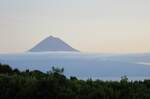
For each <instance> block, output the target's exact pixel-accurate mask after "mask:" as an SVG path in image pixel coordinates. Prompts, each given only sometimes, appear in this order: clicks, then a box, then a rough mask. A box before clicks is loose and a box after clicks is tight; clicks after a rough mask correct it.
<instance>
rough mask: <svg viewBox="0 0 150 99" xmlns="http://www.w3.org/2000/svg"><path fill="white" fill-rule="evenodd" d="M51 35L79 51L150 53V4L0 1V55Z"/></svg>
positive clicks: (143, 0)
mask: <svg viewBox="0 0 150 99" xmlns="http://www.w3.org/2000/svg"><path fill="white" fill-rule="evenodd" d="M50 35H52V36H55V37H59V38H61V39H62V40H64V41H65V42H67V43H68V44H70V45H71V46H72V47H74V48H76V49H78V50H80V51H82V52H98V53H130V52H131V53H137V52H142V53H143V52H144V53H145V52H150V0H0V53H16V52H24V51H27V50H28V49H30V48H32V47H33V46H34V45H36V44H37V43H38V42H40V41H41V40H43V39H44V38H46V37H48V36H50Z"/></svg>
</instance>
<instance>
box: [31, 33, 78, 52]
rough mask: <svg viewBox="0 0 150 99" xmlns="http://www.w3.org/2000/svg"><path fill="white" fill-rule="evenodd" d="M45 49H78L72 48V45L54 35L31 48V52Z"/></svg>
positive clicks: (74, 50)
mask: <svg viewBox="0 0 150 99" xmlns="http://www.w3.org/2000/svg"><path fill="white" fill-rule="evenodd" d="M44 51H73V52H78V50H76V49H74V48H72V47H71V46H70V45H68V44H67V43H65V42H64V41H62V40H61V39H59V38H57V37H53V36H49V37H47V38H46V39H44V40H42V41H41V42H40V43H39V44H37V45H36V46H35V47H33V48H32V49H30V50H29V52H44Z"/></svg>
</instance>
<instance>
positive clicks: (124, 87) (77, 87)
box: [0, 64, 150, 99]
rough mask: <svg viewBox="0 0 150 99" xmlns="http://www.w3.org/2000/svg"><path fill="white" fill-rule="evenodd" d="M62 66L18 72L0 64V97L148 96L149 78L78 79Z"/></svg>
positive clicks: (104, 98)
mask: <svg viewBox="0 0 150 99" xmlns="http://www.w3.org/2000/svg"><path fill="white" fill-rule="evenodd" d="M63 72H64V69H63V68H62V69H59V68H55V67H53V68H52V70H51V71H49V72H48V73H43V72H41V71H38V70H34V71H29V70H26V71H22V72H21V71H19V70H18V69H12V68H11V67H9V66H8V65H2V64H0V99H34V98H35V99H150V80H144V81H128V78H127V76H123V77H121V81H120V82H119V81H101V80H94V81H93V80H92V79H89V80H79V79H77V78H76V77H70V78H66V77H65V76H64V75H63Z"/></svg>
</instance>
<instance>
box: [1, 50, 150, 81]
mask: <svg viewBox="0 0 150 99" xmlns="http://www.w3.org/2000/svg"><path fill="white" fill-rule="evenodd" d="M0 63H2V64H9V65H11V66H12V68H18V69H20V70H21V71H23V70H26V69H29V70H35V69H36V70H40V71H43V72H47V71H49V70H51V68H52V66H54V67H59V68H64V69H65V71H64V74H65V75H66V76H67V77H70V76H76V77H78V78H79V79H90V78H91V79H100V80H120V78H121V76H124V75H126V76H128V78H129V80H144V79H150V54H149V53H137V54H136V53H135V54H102V53H79V52H34V53H33V52H32V53H31V52H25V53H16V54H0Z"/></svg>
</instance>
